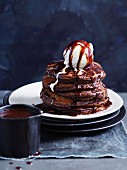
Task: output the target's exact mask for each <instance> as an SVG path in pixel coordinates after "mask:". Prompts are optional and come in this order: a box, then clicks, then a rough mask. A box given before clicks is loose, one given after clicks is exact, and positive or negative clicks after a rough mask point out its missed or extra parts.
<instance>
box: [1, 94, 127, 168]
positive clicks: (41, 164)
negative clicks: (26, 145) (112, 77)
mask: <svg viewBox="0 0 127 170" xmlns="http://www.w3.org/2000/svg"><path fill="white" fill-rule="evenodd" d="M6 93H8V91H0V105H1V106H2V101H3V97H4V95H5V94H6ZM118 94H119V95H120V96H121V97H122V98H123V100H124V106H125V108H126V109H127V93H118ZM123 122H124V124H125V127H126V128H127V116H126V117H125V118H124V120H123ZM9 162H10V161H8V160H0V170H14V169H16V167H17V166H18V167H22V169H20V170H28V169H29V170H66V169H67V170H71V169H73V170H93V169H95V170H97V169H99V170H109V169H112V170H126V169H127V159H115V158H99V159H84V158H76V159H70V158H67V159H38V160H33V161H32V162H33V164H32V165H27V164H26V161H13V164H12V165H10V164H9Z"/></svg>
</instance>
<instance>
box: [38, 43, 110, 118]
mask: <svg viewBox="0 0 127 170" xmlns="http://www.w3.org/2000/svg"><path fill="white" fill-rule="evenodd" d="M88 45H89V44H88ZM88 45H86V42H85V41H75V42H73V43H71V44H69V46H68V47H67V48H66V53H67V50H70V51H69V53H68V54H69V55H68V56H66V57H67V58H68V65H67V58H65V61H58V62H54V63H51V64H48V66H47V70H46V75H45V76H44V77H43V81H42V82H43V87H42V91H41V95H40V97H41V99H42V101H43V110H44V112H49V113H53V114H61V115H62V114H64V115H70V116H76V115H79V114H93V113H96V112H98V111H102V110H105V109H106V108H108V107H109V106H110V105H111V102H110V101H109V97H108V94H107V88H106V87H105V85H104V84H103V83H102V80H103V79H104V78H105V76H106V74H105V72H104V70H103V69H102V67H101V66H100V64H98V63H96V62H93V60H91V63H90V62H86V63H85V64H84V65H85V67H84V65H82V63H81V62H82V61H81V54H80V55H78V56H76V55H75V56H74V54H77V53H74V48H76V47H77V46H79V47H81V48H80V50H81V49H82V48H83V49H84V48H85V49H86V48H88V49H89V48H90V46H88ZM72 47H73V49H72ZM77 49H78V48H77ZM87 51H88V50H87ZM91 51H92V50H91ZM91 51H88V52H89V53H88V54H89V58H90V54H91V53H92V52H91ZM90 52H91V53H90ZM66 53H65V54H66ZM80 53H81V51H80ZM84 53H85V52H84ZM70 56H71V57H70ZM82 56H83V53H82ZM84 56H86V58H88V56H87V53H86V55H84ZM69 57H70V58H71V61H70V58H69ZM74 57H79V58H78V59H80V63H81V65H79V63H78V62H79V61H78V60H77V65H79V66H80V67H79V68H77V65H76V63H75V61H76V60H74V61H73V60H72V59H74ZM92 57H93V56H92ZM84 61H85V60H84ZM87 61H88V60H87Z"/></svg>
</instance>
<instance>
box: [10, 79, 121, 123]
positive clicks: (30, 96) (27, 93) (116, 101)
mask: <svg viewBox="0 0 127 170" xmlns="http://www.w3.org/2000/svg"><path fill="white" fill-rule="evenodd" d="M41 89H42V82H36V83H31V84H28V85H25V86H23V87H20V88H18V89H17V90H15V91H14V92H13V93H12V94H11V95H10V97H9V103H10V104H30V105H33V104H34V105H36V104H40V103H42V100H41V99H40V92H41ZM108 96H109V98H110V101H111V102H112V105H111V106H110V107H109V108H107V109H106V110H104V111H99V112H97V113H94V114H88V115H77V116H67V115H55V114H50V113H43V115H42V116H44V117H51V118H60V119H73V120H74V119H75V120H76V119H77V120H78V119H91V118H96V117H100V116H104V115H108V114H111V113H112V112H115V111H117V110H118V109H120V108H121V107H122V105H123V100H122V98H121V97H120V96H119V95H118V94H117V93H115V92H114V91H112V90H110V89H108Z"/></svg>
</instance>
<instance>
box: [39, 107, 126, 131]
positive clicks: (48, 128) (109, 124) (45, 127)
mask: <svg viewBox="0 0 127 170" xmlns="http://www.w3.org/2000/svg"><path fill="white" fill-rule="evenodd" d="M125 113H126V111H125V107H124V106H123V107H122V108H121V109H120V112H119V114H118V115H117V116H115V117H114V118H112V119H110V120H107V121H104V122H99V123H94V124H88V125H87V124H86V125H80V126H74V125H73V126H69V127H66V126H61V127H60V126H52V125H43V124H42V129H43V130H45V131H49V132H58V133H77V132H78V133H79V132H92V131H98V130H102V129H106V128H109V127H112V126H115V125H116V124H118V123H119V122H121V120H122V119H123V118H124V116H125Z"/></svg>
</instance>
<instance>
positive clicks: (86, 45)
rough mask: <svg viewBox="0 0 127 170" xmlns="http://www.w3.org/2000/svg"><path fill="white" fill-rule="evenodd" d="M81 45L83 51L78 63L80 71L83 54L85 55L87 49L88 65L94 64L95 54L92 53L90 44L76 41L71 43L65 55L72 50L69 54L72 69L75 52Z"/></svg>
mask: <svg viewBox="0 0 127 170" xmlns="http://www.w3.org/2000/svg"><path fill="white" fill-rule="evenodd" d="M77 45H79V46H81V50H80V55H79V60H78V63H77V70H79V66H80V62H81V60H82V57H83V54H84V53H85V50H86V48H87V49H88V55H86V59H87V63H88V64H91V63H92V62H93V54H92V51H91V49H90V43H88V42H86V41H84V40H75V41H73V42H71V43H70V44H68V45H67V46H66V48H65V54H64V56H65V55H66V54H67V51H68V50H70V53H69V66H70V67H71V68H72V59H73V55H72V53H73V50H74V48H75V47H76V46H77Z"/></svg>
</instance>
